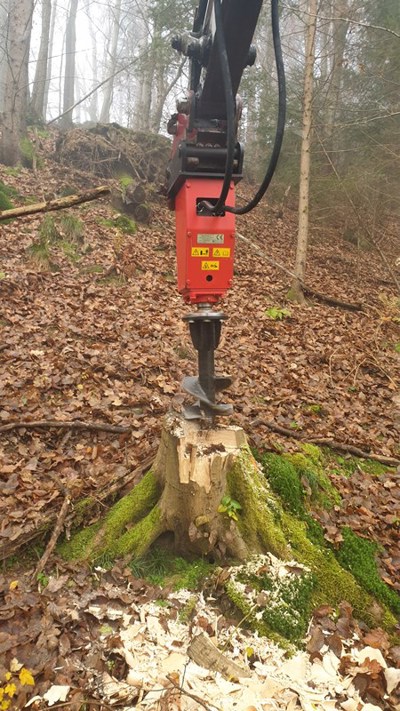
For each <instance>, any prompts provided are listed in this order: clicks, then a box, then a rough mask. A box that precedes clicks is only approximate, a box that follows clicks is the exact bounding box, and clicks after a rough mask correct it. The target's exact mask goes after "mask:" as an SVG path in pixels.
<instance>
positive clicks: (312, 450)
mask: <svg viewBox="0 0 400 711" xmlns="http://www.w3.org/2000/svg"><path fill="white" fill-rule="evenodd" d="M318 407H320V406H318ZM300 448H301V450H302V451H303V452H304V454H305V456H306V457H308V459H310V460H311V461H312V463H313V464H315V465H316V466H322V465H323V464H324V455H323V453H322V450H321V449H320V448H319V447H317V446H316V445H315V444H308V443H307V442H306V443H305V444H301V445H300Z"/></svg>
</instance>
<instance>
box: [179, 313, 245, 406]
mask: <svg viewBox="0 0 400 711" xmlns="http://www.w3.org/2000/svg"><path fill="white" fill-rule="evenodd" d="M225 319H226V316H224V314H223V313H222V312H220V311H212V310H211V308H210V306H209V305H208V304H205V305H200V307H199V310H198V311H197V312H195V313H191V314H188V315H187V316H184V318H183V320H184V321H187V322H188V324H189V330H190V336H191V338H192V343H193V345H194V347H195V349H196V350H197V354H198V370H199V376H198V377H197V378H196V377H194V376H191V375H188V376H186V377H185V378H184V379H183V381H182V388H183V389H184V390H185V391H186V392H187V393H189V395H193V397H194V398H196V400H197V402H196V403H195V404H194V405H191V406H188V407H186V408H185V410H184V414H185V418H186V419H188V420H192V419H193V420H194V419H198V418H199V417H205V418H208V419H213V418H214V417H215V416H216V415H230V414H231V413H232V412H233V407H232V405H228V404H224V403H217V402H216V401H215V396H216V394H217V393H219V392H220V391H221V390H225V389H226V388H229V386H230V385H231V383H232V379H231V378H230V377H229V376H218V375H215V373H214V351H215V350H216V349H217V348H218V345H219V341H220V336H221V326H222V321H224V320H225Z"/></svg>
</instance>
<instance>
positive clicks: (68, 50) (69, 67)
mask: <svg viewBox="0 0 400 711" xmlns="http://www.w3.org/2000/svg"><path fill="white" fill-rule="evenodd" d="M78 2H79V0H71V2H70V6H69V12H68V19H67V27H66V31H65V76H64V93H63V112H64V116H63V117H62V120H61V125H62V127H63V128H65V129H68V128H71V127H72V110H71V111H68V109H70V108H71V107H72V106H73V105H74V101H75V49H76V13H77V10H78Z"/></svg>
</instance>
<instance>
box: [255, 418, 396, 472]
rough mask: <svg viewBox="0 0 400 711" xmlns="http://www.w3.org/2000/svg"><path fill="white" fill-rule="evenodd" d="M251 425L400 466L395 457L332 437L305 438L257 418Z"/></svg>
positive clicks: (363, 457)
mask: <svg viewBox="0 0 400 711" xmlns="http://www.w3.org/2000/svg"><path fill="white" fill-rule="evenodd" d="M250 424H251V425H265V426H266V427H268V429H269V430H271V431H272V432H276V433H277V434H280V435H283V436H284V437H291V438H292V439H297V440H298V441H299V442H305V443H306V444H317V445H319V446H321V447H329V448H330V449H334V450H336V451H337V452H344V453H345V454H352V455H353V456H354V457H361V458H362V459H372V460H373V461H374V462H379V463H380V464H384V465H385V466H387V467H397V466H399V464H400V459H396V458H395V457H385V456H384V455H381V454H374V453H373V452H365V451H364V450H363V449H361V448H360V447H356V446H355V445H352V444H345V443H344V442H336V441H335V440H334V439H331V438H330V437H311V438H310V437H307V438H305V437H303V436H302V435H301V434H300V432H295V431H294V430H290V429H287V428H286V427H282V426H281V425H277V424H276V423H275V422H266V421H265V420H261V419H259V418H257V419H256V420H253V421H252V422H251V423H250Z"/></svg>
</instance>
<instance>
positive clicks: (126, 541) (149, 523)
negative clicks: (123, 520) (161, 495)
mask: <svg viewBox="0 0 400 711" xmlns="http://www.w3.org/2000/svg"><path fill="white" fill-rule="evenodd" d="M161 518H162V517H161V511H160V509H159V507H158V506H154V508H153V509H152V510H151V511H150V512H149V513H148V514H147V516H145V517H144V518H142V519H141V520H140V521H138V522H137V523H136V525H134V526H132V528H130V529H128V530H127V531H126V532H125V533H123V534H122V535H121V534H120V533H119V525H118V526H116V525H115V522H114V521H110V520H109V521H108V526H107V530H106V534H107V542H106V543H105V545H106V549H107V550H108V551H109V553H110V555H111V556H114V557H115V558H120V557H122V556H125V555H128V554H133V555H135V556H141V555H143V554H144V553H145V552H146V551H147V550H148V548H149V547H150V546H151V545H152V543H154V541H156V540H157V538H158V537H159V536H160V535H161V533H162V532H163V528H162V520H161Z"/></svg>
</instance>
